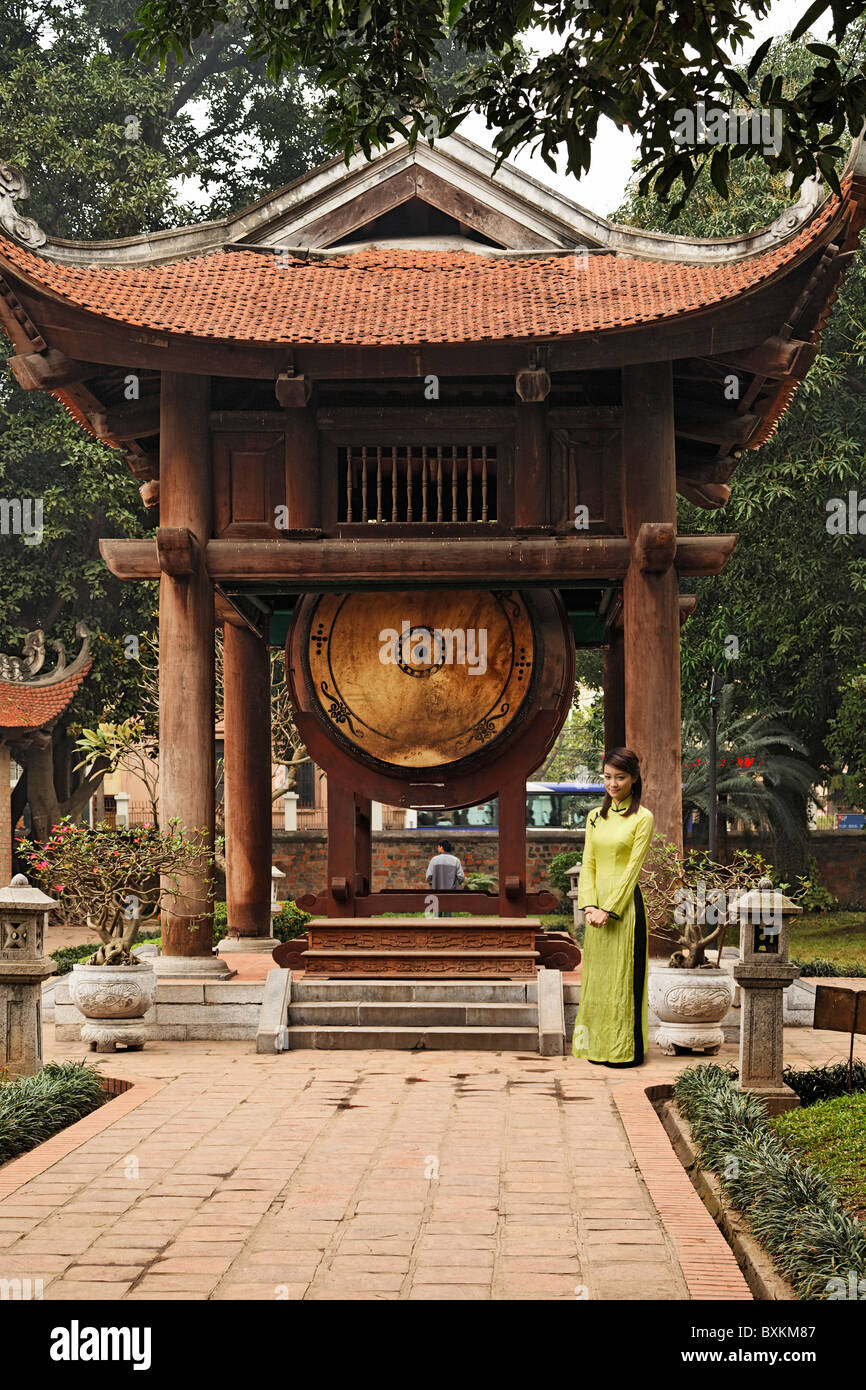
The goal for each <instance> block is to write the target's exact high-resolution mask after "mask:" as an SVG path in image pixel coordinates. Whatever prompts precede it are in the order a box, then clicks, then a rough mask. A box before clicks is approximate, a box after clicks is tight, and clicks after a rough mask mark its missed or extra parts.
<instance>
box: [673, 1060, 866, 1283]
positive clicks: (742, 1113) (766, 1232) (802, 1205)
mask: <svg viewBox="0 0 866 1390" xmlns="http://www.w3.org/2000/svg"><path fill="white" fill-rule="evenodd" d="M673 1096H674V1099H675V1100H676V1102H677V1105H678V1106H679V1109H680V1112H681V1113H682V1115H683V1117H684V1118H685V1119H686V1120H687V1121H688V1123H689V1125H690V1126H691V1131H692V1136H693V1138H694V1140H695V1143H696V1145H697V1147H698V1150H699V1154H700V1160H701V1163H702V1165H703V1166H704V1167H705V1168H708V1169H709V1170H710V1171H711V1172H713V1173H714V1174H715V1176H716V1178H717V1179H718V1182H719V1186H720V1187H721V1189H722V1191H723V1193H724V1194H725V1196H726V1197H727V1198H728V1199H729V1201H730V1202H731V1204H732V1206H734V1207H736V1208H737V1209H738V1210H739V1211H741V1212H743V1213H744V1214H746V1219H747V1220H748V1224H749V1227H750V1228H751V1231H752V1234H753V1235H754V1237H755V1239H756V1240H757V1241H758V1242H759V1243H760V1244H761V1245H762V1246H763V1247H764V1248H765V1249H766V1250H767V1252H768V1254H769V1255H770V1256H771V1257H772V1259H773V1262H774V1264H775V1266H776V1268H777V1269H778V1271H779V1273H780V1274H781V1275H782V1276H783V1277H784V1278H785V1279H787V1280H788V1281H789V1283H790V1284H791V1285H792V1287H793V1288H794V1290H795V1292H796V1293H797V1294H798V1295H799V1296H800V1297H801V1298H805V1299H814V1300H828V1299H830V1298H831V1297H832V1295H833V1293H834V1291H835V1289H836V1288H838V1287H840V1285H838V1284H837V1285H832V1284H830V1283H829V1281H830V1280H837V1281H842V1282H841V1287H843V1288H847V1287H848V1280H849V1276H850V1275H851V1274H852V1273H853V1275H854V1276H855V1279H857V1280H859V1279H866V1224H864V1223H863V1222H861V1221H857V1220H856V1219H855V1218H854V1217H853V1216H851V1215H849V1214H848V1212H847V1211H846V1210H845V1208H844V1206H843V1205H842V1202H841V1201H840V1199H839V1197H838V1195H837V1193H836V1192H835V1191H834V1190H833V1187H832V1186H831V1184H830V1183H829V1182H828V1181H827V1179H826V1178H825V1177H824V1176H823V1175H822V1174H821V1173H817V1172H816V1171H815V1170H814V1169H813V1168H810V1167H809V1166H808V1165H807V1164H805V1163H802V1162H800V1161H799V1160H798V1159H797V1158H795V1157H794V1155H793V1154H792V1153H791V1152H790V1150H789V1149H788V1148H787V1147H786V1146H785V1144H784V1143H783V1141H782V1140H781V1138H780V1137H779V1135H778V1134H777V1133H776V1131H775V1130H774V1129H773V1127H772V1126H771V1125H770V1124H769V1123H768V1121H767V1116H766V1112H765V1110H764V1106H763V1104H762V1103H761V1101H760V1100H759V1099H758V1098H757V1097H756V1096H754V1095H752V1094H751V1093H750V1092H749V1091H740V1090H738V1089H737V1088H736V1086H735V1085H734V1077H733V1075H732V1072H731V1069H730V1068H723V1067H720V1066H716V1065H707V1066H698V1067H687V1068H686V1069H685V1070H684V1071H682V1072H680V1074H679V1076H678V1077H677V1080H676V1083H675V1084H674V1088H673Z"/></svg>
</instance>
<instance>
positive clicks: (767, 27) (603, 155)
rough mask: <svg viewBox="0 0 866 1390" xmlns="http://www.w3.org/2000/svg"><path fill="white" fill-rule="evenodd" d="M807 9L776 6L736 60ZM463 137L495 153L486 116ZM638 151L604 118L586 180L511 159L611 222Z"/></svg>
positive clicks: (792, 0) (801, 3)
mask: <svg viewBox="0 0 866 1390" xmlns="http://www.w3.org/2000/svg"><path fill="white" fill-rule="evenodd" d="M807 7H808V0H776V3H775V4H774V5H773V7H772V9H771V10H770V13H769V14H768V15H767V18H766V19H764V20H760V21H755V22H754V24H753V28H754V31H755V38H754V41H753V42H752V43H750V44H747V45H746V46H745V47H744V48H743V50H742V54H741V55H740V54H738V55H737V57H738V58H739V57H742V58H743V59H744V60H745V59H748V58H749V57H751V55H752V53H753V52H754V50H755V49H756V48H757V47H758V45H759V44H760V43H763V41H764V39H768V38H769V37H770V36H771V35H779V36H781V35H782V34H787V33H790V31H791V30H792V29H793V28H794V25H795V24H796V23H797V20H798V19H799V18H800V16H801V15H802V14H804V13H805V10H806V8H807ZM825 19H826V22H823V21H822V23H821V24H818V25H816V26H815V27H814V28H813V30H812V31H811V32H812V33H813V34H814V36H815V37H816V38H821V39H824V38H826V37H827V34H828V32H829V28H830V24H829V18H827V17H825ZM558 42H559V38H558V36H557V35H553V34H547V33H543V32H540V33H539V34H538V35H536V36H534V37H531V38H529V39H528V40H527V47H529V48H531V49H534V50H535V51H537V52H539V53H549V52H551V51H552V50H553V49H555V47H556V45H557V43H558ZM460 133H461V135H465V136H466V138H467V139H468V140H474V141H475V143H476V145H482V146H483V147H484V148H485V149H491V148H492V146H491V133H492V132H490V131H488V129H487V127H486V125H485V122H484V117H483V116H477V115H474V116H470V117H469V118H468V119H467V120H465V121H464V122H463V124H462V125H461V127H460ZM636 150H637V137H636V136H634V135H632V134H631V133H630V132H629V131H620V130H617V128H616V126H615V125H614V124H613V122H612V121H609V120H608V119H607V118H606V117H604V118H603V119H602V121H601V123H600V125H599V133H598V136H597V138H596V139H595V141H594V142H593V146H592V167H591V168H590V171H589V173H588V174H587V175H586V176H585V177H584V178H582V179H576V178H574V177H573V175H571V174H565V173H560V174H559V175H558V176H557V175H556V174H554V172H553V170H552V169H549V168H548V166H547V165H546V164H545V162H544V160H543V159H542V158H541V157H540V156H538V155H533V154H532V153H531V147H529V148H527V149H524V150H522V151H521V152H520V153H519V154H513V155H510V156H509V163H511V164H516V165H517V167H518V168H519V169H523V170H524V171H525V172H526V173H527V174H531V175H532V176H533V178H536V179H538V181H539V183H544V184H547V185H548V187H550V188H555V189H556V190H557V192H559V193H563V194H564V195H565V196H566V197H567V198H571V200H572V202H575V203H580V204H581V206H582V207H585V208H589V209H590V210H591V211H592V212H599V213H601V214H602V216H604V217H607V216H609V215H610V214H611V213H612V212H613V211H614V209H615V208H617V207H618V206H619V204H620V203H621V202H622V198H623V194H624V193H625V188H626V184H627V183H628V180H629V176H630V174H631V166H632V162H633V160H634V158H635V155H636ZM557 162H558V164H559V166H560V168H561V169H564V167H565V158H564V156H563V157H562V158H561V159H559V160H558V161H557Z"/></svg>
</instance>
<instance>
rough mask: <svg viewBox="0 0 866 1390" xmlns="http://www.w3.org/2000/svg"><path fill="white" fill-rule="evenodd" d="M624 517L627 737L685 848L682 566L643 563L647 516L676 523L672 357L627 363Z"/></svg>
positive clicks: (657, 811) (660, 827)
mask: <svg viewBox="0 0 866 1390" xmlns="http://www.w3.org/2000/svg"><path fill="white" fill-rule="evenodd" d="M622 403H623V472H622V480H623V498H622V501H623V524H624V527H625V533H626V535H627V537H628V539H629V541H630V543H631V547H632V559H631V563H630V566H629V570H628V573H627V575H626V578H625V583H624V586H623V620H624V647H625V733H626V744H627V745H628V747H630V748H633V749H634V751H635V752H636V753H637V755H638V757H639V758H640V760H641V770H642V774H643V786H644V792H643V795H644V801H645V803H646V805H647V806H648V807H649V809H650V810H651V811H652V813H653V815H654V816H655V828H656V831H657V832H658V833H659V834H662V835H664V836H665V838H666V839H668V840H671V841H672V842H673V843H674V844H675V845H677V846H678V847H679V849H680V850H682V842H683V841H682V836H683V828H682V751H681V748H682V734H681V716H680V614H679V593H678V588H677V572H676V569H675V568H674V566H673V564H672V563H669V564H668V565H667V568H665V569H658V570H652V571H650V570H646V571H645V570H642V569H641V567H640V564H639V562H638V561H637V560H636V558H635V545H636V541H637V536H638V532H639V530H640V528H641V526H642V525H643V524H644V523H645V522H662V523H666V524H667V525H669V526H673V527H674V529H675V527H676V515H677V510H676V459H675V446H674V402H673V377H672V371H671V364H670V362H650V363H646V364H643V365H641V366H630V367H625V368H623V374H622Z"/></svg>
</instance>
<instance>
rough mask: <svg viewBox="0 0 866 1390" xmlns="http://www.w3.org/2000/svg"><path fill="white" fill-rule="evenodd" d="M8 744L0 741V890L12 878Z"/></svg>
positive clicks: (10, 770) (9, 755) (10, 759)
mask: <svg viewBox="0 0 866 1390" xmlns="http://www.w3.org/2000/svg"><path fill="white" fill-rule="evenodd" d="M11 761H12V758H11V754H10V752H9V745H8V743H4V742H3V740H2V739H0V888H5V887H6V886H7V884H8V883H9V881H10V879H11V878H12V788H11V787H10V785H9V778H10V776H11V773H12V769H11V766H10V764H11Z"/></svg>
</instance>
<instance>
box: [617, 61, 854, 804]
mask: <svg viewBox="0 0 866 1390" xmlns="http://www.w3.org/2000/svg"><path fill="white" fill-rule="evenodd" d="M772 60H773V62H774V63H775V64H776V65H777V66H778V67H779V69H780V70H781V71H785V72H787V73H788V74H789V82H790V83H791V84H792V85H793V86H797V85H798V84H801V83H803V82H805V81H806V80H807V73H808V71H809V70H810V69H811V64H812V59H811V57H810V55H809V54H808V53H805V51H804V49H803V47H802V46H801V45H795V46H793V47H791V46H790V45H786V44H784V43H780V44H778V45H777V46H775V47H774V49H773V51H772ZM731 188H732V195H733V196H732V197H731V199H730V201H728V202H725V201H723V200H722V199H721V198H720V197H719V195H718V193H717V192H716V191H715V190H714V189H713V187H712V185H711V183H710V181H709V180H708V178H707V177H706V176H704V177H702V178H701V179H700V180H699V181H698V183H697V184H696V185H695V187H694V189H693V190H692V193H691V195H690V196H689V198H688V201H687V203H686V205H685V208H684V211H683V213H682V215H681V216H680V218H679V221H678V225H677V231H678V232H682V233H685V234H687V235H689V236H695V237H719V236H728V235H742V234H745V233H747V232H750V231H753V230H755V229H756V228H759V227H763V226H765V225H766V223H767V221H768V219H769V218H771V217H773V216H775V215H776V214H777V213H779V212H781V211H782V210H783V208H784V207H785V206H786V205H787V204H788V192H787V190H786V188H785V186H784V182H783V179H782V176H781V174H780V173H773V172H769V173H768V171H767V170H766V169H765V168H764V167H763V166H761V165H759V164H755V163H748V162H745V161H739V162H738V163H737V164H736V165H735V166H734V168H733V170H732V177H731ZM615 217H616V219H617V220H624V221H627V222H629V223H630V224H632V225H635V226H639V227H644V228H648V229H652V230H658V231H663V230H669V228H668V214H667V209H666V208H665V207H664V206H663V205H662V204H661V203H660V202H659V201H658V200H654V199H652V198H647V197H643V196H641V195H640V194H639V193H638V192H637V191H636V190H633V191H632V192H631V193H630V195H629V197H628V198H627V200H626V202H625V203H624V205H623V206H622V207H621V208H620V209H619V210H618V211H617V213H616V214H615ZM864 364H866V262H864V256H863V253H862V252H858V253H857V254H856V256H855V258H854V259H853V261H852V262H851V264H850V266H849V267H848V271H847V274H846V277H845V280H844V282H843V283H842V285H841V287H840V290H839V295H838V298H837V301H836V304H835V307H834V309H833V311H832V313H831V316H830V318H829V321H828V324H827V326H826V328H825V330H824V334H823V338H822V344H821V352H820V355H819V356H818V358H817V359H816V362H815V364H814V365H813V367H812V368H811V371H810V372H809V375H808V377H807V378H806V380H805V381H804V382H803V383H801V385H800V386H799V387H798V389H797V392H796V395H795V396H794V397H793V400H792V402H791V404H790V405H789V407H788V409H787V411H786V413H785V415H784V416H783V417H782V420H781V422H780V424H779V428H778V430H777V431H776V433H775V434H774V435H773V436H772V438H771V439H770V440H769V441H768V442H767V443H766V444H764V445H763V446H762V447H761V448H760V449H758V450H755V451H751V450H750V451H747V452H746V453H744V455H743V457H742V458H741V459H740V461H739V464H738V466H737V472H736V474H735V475H734V478H733V480H732V494H731V498H730V501H729V502H728V503H727V505H726V506H725V507H723V508H722V509H721V510H720V511H718V512H705V511H701V510H700V509H698V508H696V507H693V506H692V505H691V504H690V503H688V502H686V501H685V500H684V499H682V498H680V499H679V501H678V508H679V526H680V529H681V530H682V531H683V532H686V533H690V534H700V533H708V534H709V533H715V532H718V531H719V530H727V531H733V532H736V533H738V535H739V542H738V545H737V547H736V549H735V551H734V553H733V555H732V556H731V559H730V560H729V561H728V563H727V565H726V566H725V568H724V569H723V571H722V572H721V574H719V575H715V576H713V577H712V578H704V579H696V580H690V581H684V583H683V587H684V589H691V590H692V591H693V592H695V593H696V594H697V595H698V607H697V610H696V611H695V613H693V614H692V616H691V617H690V618H689V621H688V622H687V623H686V625H685V626H684V628H683V630H682V681H683V707H684V709H685V710H686V711H687V712H688V711H692V712H693V713H694V712H698V713H700V714H702V713H703V711H704V710H705V709H706V702H707V695H706V689H707V682H708V680H709V676H710V673H711V671H712V670H714V669H715V670H717V671H720V672H722V673H723V674H724V677H725V680H726V681H727V682H728V683H730V682H736V684H737V687H738V707H739V708H740V709H741V710H743V711H745V712H751V713H753V714H760V713H764V712H766V711H770V710H784V711H785V715H784V718H785V724H786V726H787V729H788V730H789V731H790V733H791V735H793V737H794V738H795V739H797V740H799V742H800V743H801V744H802V745H803V746H804V747H805V750H806V752H805V760H806V761H807V762H808V763H809V764H810V765H811V766H813V767H815V768H818V769H822V770H825V773H826V776H827V777H829V776H830V775H831V774H832V773H833V771H835V770H837V769H838V768H839V766H840V764H841V763H842V762H843V761H848V762H850V764H851V768H852V771H853V772H854V773H855V774H856V768H857V766H858V765H859V763H858V759H859V757H860V753H859V752H858V750H861V749H862V739H863V728H864V727H866V726H864V722H863V720H862V718H861V720H860V723H859V727H858V726H857V723H856V721H857V711H858V709H860V710H862V692H860V691H859V687H858V688H856V690H855V695H853V696H852V697H851V700H852V703H851V704H850V705H849V708H848V710H847V711H846V713H845V714H844V716H843V722H842V725H841V726H839V733H838V737H837V739H836V740H834V741H833V742H832V743H831V741H830V740H831V733H832V731H833V729H834V727H835V721H836V720H837V716H838V715H839V712H840V707H841V704H842V699H843V695H842V692H844V691H845V690H846V689H848V688H849V686H850V683H851V682H852V681H853V680H854V679H855V678H856V675H857V673H858V672H859V671H860V670H861V668H862V662H863V658H862V647H863V644H862V634H863V630H864V627H866V537H863V536H859V535H843V534H840V535H831V534H828V532H827V529H826V520H827V515H828V512H827V504H828V501H829V500H830V499H832V498H833V497H839V498H847V495H848V492H849V490H851V489H853V490H855V491H856V490H858V489H859V488H860V486H861V479H862V476H863V467H864V446H866V388H864V384H863V369H864ZM720 523H721V524H720ZM731 637H735V638H736V639H737V642H738V645H739V652H738V655H737V656H733V655H732V651H733V648H732V644H731V643H730V641H729V639H730V638H731ZM787 799H788V800H789V802H790V805H791V809H792V811H793V812H795V813H796V815H797V817H798V819H799V820H800V822H801V825H802V827H803V828H804V829H805V824H806V810H807V802H806V798H804V797H802V796H799V795H798V794H797V793H796V792H795V791H794V790H792V791H791V792H789V793H788V794H787Z"/></svg>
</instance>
